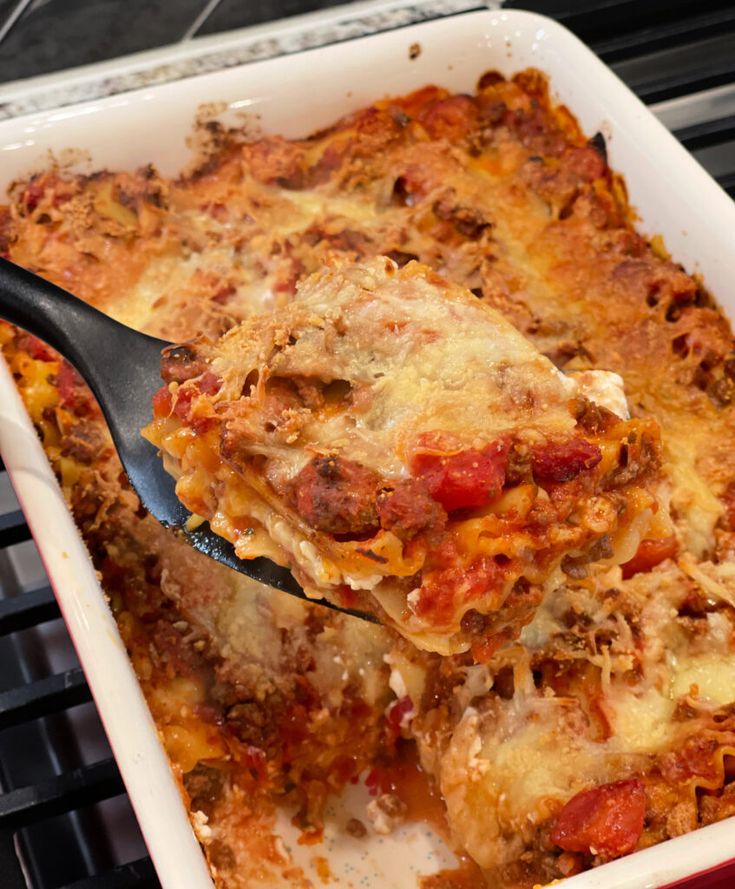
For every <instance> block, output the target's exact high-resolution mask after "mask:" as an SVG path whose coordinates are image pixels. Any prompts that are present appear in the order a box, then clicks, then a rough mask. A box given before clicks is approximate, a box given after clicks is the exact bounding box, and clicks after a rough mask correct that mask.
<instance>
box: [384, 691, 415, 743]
mask: <svg viewBox="0 0 735 889" xmlns="http://www.w3.org/2000/svg"><path fill="white" fill-rule="evenodd" d="M413 712H414V706H413V701H412V700H411V698H409V697H408V695H404V697H402V698H399V699H398V700H397V701H393V703H392V704H390V705H389V706H388V709H387V710H386V713H385V723H386V728H387V730H388V737H389V739H390V740H391V741H392V742H393V741H395V740H396V738H397V737H398V736H399V735H400V733H401V729H402V728H403V725H404V719H405V720H408V718H409V717H410V716H411V714H413Z"/></svg>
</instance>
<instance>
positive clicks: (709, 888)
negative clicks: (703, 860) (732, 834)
mask: <svg viewBox="0 0 735 889" xmlns="http://www.w3.org/2000/svg"><path fill="white" fill-rule="evenodd" d="M733 886H735V858H730V859H728V860H727V861H725V862H723V863H722V864H715V865H713V866H712V867H708V868H707V869H706V870H702V871H699V872H698V873H696V874H693V875H692V876H690V877H682V878H681V879H680V880H674V882H673V883H664V884H663V885H662V886H660V887H659V889H733Z"/></svg>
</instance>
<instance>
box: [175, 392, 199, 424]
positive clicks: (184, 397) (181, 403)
mask: <svg viewBox="0 0 735 889" xmlns="http://www.w3.org/2000/svg"><path fill="white" fill-rule="evenodd" d="M193 397H194V389H192V388H191V386H187V387H186V388H181V389H179V390H178V391H177V393H176V401H175V403H174V413H175V414H176V416H177V417H178V418H179V419H180V420H188V419H189V412H190V411H191V400H192V398H193Z"/></svg>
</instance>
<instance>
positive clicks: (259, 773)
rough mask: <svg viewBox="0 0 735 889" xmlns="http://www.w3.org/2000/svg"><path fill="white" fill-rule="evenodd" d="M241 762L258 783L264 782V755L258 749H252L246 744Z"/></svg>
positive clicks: (266, 773) (265, 770)
mask: <svg viewBox="0 0 735 889" xmlns="http://www.w3.org/2000/svg"><path fill="white" fill-rule="evenodd" d="M242 761H243V763H244V764H245V766H246V767H247V768H248V769H250V771H251V772H252V773H253V776H254V777H255V778H257V780H258V781H265V779H266V777H267V775H268V771H267V767H266V759H265V753H264V751H263V750H261V749H260V747H254V746H253V745H252V744H248V746H247V747H246V748H245V752H244V753H243V755H242Z"/></svg>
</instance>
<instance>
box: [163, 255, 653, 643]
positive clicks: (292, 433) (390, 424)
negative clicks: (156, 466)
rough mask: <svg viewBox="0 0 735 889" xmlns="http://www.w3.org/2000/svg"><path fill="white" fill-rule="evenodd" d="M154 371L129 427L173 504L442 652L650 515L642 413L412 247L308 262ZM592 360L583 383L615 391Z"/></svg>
mask: <svg viewBox="0 0 735 889" xmlns="http://www.w3.org/2000/svg"><path fill="white" fill-rule="evenodd" d="M162 374H163V377H164V380H165V385H164V386H163V387H162V388H161V389H160V390H159V392H158V393H157V394H156V396H155V398H154V409H155V412H156V419H155V420H154V421H153V423H152V424H151V425H150V426H149V427H147V429H146V431H145V435H146V436H147V437H148V438H149V439H150V441H152V442H153V443H154V444H156V445H157V446H158V447H159V448H160V449H161V451H162V453H163V455H164V460H165V464H166V465H167V466H168V468H169V469H170V471H171V472H172V473H173V475H174V476H175V477H176V478H177V479H178V481H177V493H178V496H179V497H180V498H181V500H182V501H183V502H184V504H185V505H186V506H187V507H188V508H189V509H190V510H192V512H193V513H194V514H195V515H196V516H198V517H203V518H206V519H207V520H209V522H210V525H211V527H212V528H213V530H214V531H216V532H217V533H219V534H222V535H223V536H224V537H226V538H227V539H228V540H230V541H231V542H232V543H233V544H234V546H235V551H236V553H237V554H238V555H239V556H240V557H241V558H245V559H247V558H253V557H256V556H262V555H264V554H265V555H269V554H271V553H273V555H274V557H275V558H276V560H277V561H279V562H281V563H283V564H286V565H288V566H289V567H290V568H291V570H292V571H293V573H294V575H295V577H296V579H297V580H298V581H299V582H300V583H301V584H302V586H303V587H304V589H305V590H306V591H307V592H308V593H309V594H310V595H312V596H316V597H319V596H322V595H326V596H327V598H329V599H331V600H332V601H337V602H338V603H339V604H343V605H355V604H357V605H358V606H359V607H362V608H365V607H366V604H365V602H364V601H361V600H360V599H358V597H360V596H362V597H363V598H364V597H366V596H370V597H371V600H370V601H371V602H374V603H377V604H378V605H379V606H380V609H381V613H383V614H385V615H387V616H388V617H389V618H390V620H391V622H392V624H393V625H394V626H396V627H397V628H398V629H399V630H400V631H401V632H402V633H403V634H404V635H405V636H407V638H409V639H410V640H411V641H412V642H413V643H414V644H415V645H417V646H419V647H421V648H425V649H429V650H433V651H438V652H440V653H442V654H451V653H457V652H462V651H466V650H471V651H472V654H473V656H474V657H475V658H477V659H480V660H486V659H487V658H488V657H489V656H490V655H491V654H492V652H493V651H494V650H495V649H496V648H498V647H500V646H501V645H502V644H503V643H504V642H506V641H508V640H511V639H514V638H516V637H517V636H518V634H519V632H520V630H521V628H522V627H523V626H524V624H526V623H528V621H529V620H530V619H531V617H532V616H533V613H534V610H535V607H536V606H537V604H538V603H539V602H540V601H541V599H542V598H543V593H544V590H545V589H548V588H551V589H553V587H554V586H557V585H558V584H559V583H560V577H561V576H562V575H563V573H564V572H567V573H569V572H571V573H575V572H578V571H579V570H581V569H582V567H583V566H584V565H585V564H587V563H589V562H593V561H600V560H601V561H603V562H607V563H614V562H626V561H628V560H629V559H631V558H632V557H633V556H634V555H635V552H636V551H637V549H638V545H639V543H640V540H641V538H642V537H643V536H645V534H646V533H647V532H648V530H649V527H650V526H651V523H652V519H653V517H654V514H655V513H656V512H657V511H658V503H657V500H656V497H655V487H656V486H657V484H658V467H659V460H660V455H659V438H658V428H657V424H656V423H655V421H652V420H650V419H634V420H630V419H623V418H622V417H620V416H618V415H616V414H614V413H613V412H611V411H610V410H608V409H607V408H605V407H604V406H602V405H599V404H597V403H595V402H592V401H590V400H589V399H588V398H587V397H586V396H585V395H584V394H583V391H584V385H583V386H581V387H580V385H578V383H577V381H575V380H574V378H573V377H565V376H564V375H563V374H562V373H560V372H559V371H558V370H557V368H556V367H555V366H554V365H553V363H552V362H551V361H550V360H549V359H548V358H546V357H545V356H543V355H541V354H540V353H539V352H538V351H537V350H536V349H534V348H533V346H532V345H531V343H530V342H528V340H526V339H525V338H524V337H523V336H522V335H521V334H519V333H518V332H517V331H516V330H515V329H514V328H513V327H512V325H511V324H509V323H508V321H506V320H505V318H503V316H502V315H501V314H500V313H499V312H498V311H497V310H495V309H493V308H492V307H490V306H488V305H486V304H484V303H483V302H482V301H480V300H478V299H477V297H475V296H473V295H472V294H471V293H469V292H467V291H465V290H462V289H461V288H459V287H457V286H456V285H452V284H450V283H449V282H448V281H446V280H445V279H442V278H440V277H438V276H437V275H436V274H435V273H433V272H432V271H431V270H430V269H429V268H427V267H422V266H421V265H419V264H418V263H416V262H410V263H408V264H407V265H406V266H404V267H403V268H402V269H399V268H398V266H397V265H396V263H395V262H394V261H393V260H391V259H389V258H377V259H374V260H372V261H369V262H365V263H362V264H360V265H348V266H342V267H340V268H338V269H334V270H331V271H325V272H324V273H316V274H315V275H313V276H312V277H310V278H308V279H306V280H305V281H304V282H303V284H301V285H300V286H299V288H298V289H297V292H296V294H295V296H294V299H293V300H292V301H291V302H290V303H289V305H288V306H287V307H285V308H284V309H281V310H280V311H276V312H274V313H272V314H270V315H268V316H265V317H255V318H253V319H252V320H249V321H246V322H243V323H242V324H240V325H239V326H237V327H235V328H233V329H232V330H230V331H229V332H228V333H227V334H225V335H224V336H223V337H222V338H221V339H220V340H219V341H218V342H216V343H210V342H208V341H207V340H201V339H200V340H196V341H194V342H192V343H188V344H185V345H178V346H174V347H171V348H169V349H167V350H166V352H165V354H164V358H163V362H162ZM610 376H614V375H609V376H605V374H604V373H601V372H599V371H598V372H592V373H591V374H590V375H589V378H588V379H587V380H586V381H583V382H584V383H585V384H586V386H587V387H590V386H592V387H594V383H595V381H596V379H597V378H598V377H599V382H601V383H603V384H605V383H606V384H607V386H608V388H610V389H611V392H610V394H611V395H612V396H613V397H615V395H617V400H618V402H622V404H623V405H624V397H623V396H622V393H621V392H620V391H619V389H618V390H617V392H616V390H615V380H611V379H610ZM618 410H620V411H621V412H622V411H625V408H624V407H620V405H618ZM660 525H661V522H660V520H659V526H660ZM263 536H265V538H266V539H265V541H263V540H262V539H261V538H262V537H263ZM356 600H357V601H356Z"/></svg>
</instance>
